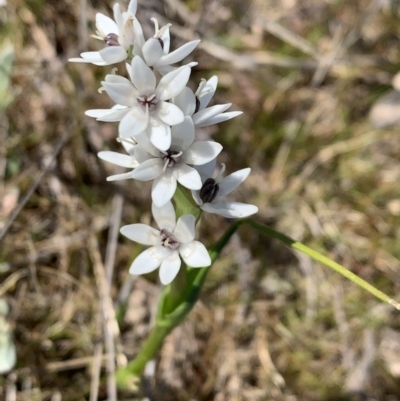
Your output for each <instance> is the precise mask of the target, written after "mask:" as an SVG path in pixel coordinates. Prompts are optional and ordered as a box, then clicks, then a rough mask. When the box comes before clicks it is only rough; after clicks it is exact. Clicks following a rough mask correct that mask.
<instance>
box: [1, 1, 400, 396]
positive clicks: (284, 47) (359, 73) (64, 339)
mask: <svg viewBox="0 0 400 401" xmlns="http://www.w3.org/2000/svg"><path fill="white" fill-rule="evenodd" d="M123 5H124V6H126V4H125V3H123ZM96 12H102V13H104V14H107V15H111V13H112V2H109V1H103V2H100V1H98V0H93V1H91V2H88V1H87V0H81V1H79V2H78V1H73V0H59V1H56V0H49V1H43V0H27V1H22V0H8V5H6V6H5V7H1V8H0V50H1V52H2V54H3V57H2V59H3V66H2V70H3V71H5V70H4V69H6V61H5V60H6V57H5V56H4V54H5V53H4V52H6V51H8V52H10V51H11V52H14V54H15V61H14V63H13V67H12V69H11V72H10V85H9V88H8V89H7V91H6V89H5V88H4V85H3V83H2V82H3V81H4V82H6V79H5V77H7V74H6V73H4V74H3V75H2V76H1V79H2V80H3V81H1V83H0V90H1V91H2V96H1V99H0V114H1V118H0V136H1V143H2V146H1V147H0V174H1V179H2V184H1V189H0V193H1V199H2V202H1V208H0V232H1V241H2V244H1V248H0V262H1V265H0V266H1V269H0V270H1V271H2V272H3V273H2V274H1V275H0V297H3V298H4V299H6V300H7V302H8V303H9V305H10V313H9V314H8V316H7V319H8V320H7V321H8V324H10V330H11V331H12V333H13V338H14V342H15V344H16V348H17V354H18V360H17V365H16V368H15V369H14V370H13V371H12V372H10V373H9V374H5V375H2V376H0V386H1V387H0V399H5V400H6V401H14V400H35V401H36V400H46V401H47V400H52V401H53V400H54V401H56V400H63V401H78V400H79V401H81V400H96V399H99V400H103V399H107V382H109V380H108V379H109V371H108V370H107V369H106V363H107V355H106V351H105V350H106V349H108V348H107V344H106V341H107V338H105V337H104V336H103V326H104V324H103V323H104V321H103V319H104V317H103V315H104V314H103V312H102V311H104V310H107V311H108V312H107V313H108V315H107V316H108V317H109V319H110V321H111V323H112V322H115V319H114V314H113V313H114V310H117V312H118V311H120V310H121V306H122V305H126V313H125V315H124V316H122V315H118V316H117V318H118V320H119V322H120V325H119V330H115V327H114V330H115V338H114V340H115V344H116V362H117V364H121V363H122V364H123V363H124V361H125V358H126V357H127V358H131V357H132V356H134V355H135V354H136V353H137V352H138V350H139V349H140V346H141V344H142V343H143V341H144V340H145V338H146V335H147V333H148V330H149V329H150V328H151V326H152V322H153V319H154V309H155V306H156V302H157V298H158V295H159V293H160V289H161V286H160V284H159V283H158V281H157V275H156V274H151V275H148V276H145V277H139V278H134V277H132V276H130V275H129V274H128V269H129V266H130V263H131V261H132V260H133V258H134V257H135V255H137V254H138V253H139V252H140V251H141V248H140V247H139V246H137V245H135V244H133V243H132V242H130V241H128V240H126V239H124V238H122V237H121V236H120V235H118V229H119V227H120V226H122V225H125V224H131V223H135V222H143V223H150V222H151V215H150V186H149V185H148V184H147V183H140V182H134V181H125V182H119V183H111V182H107V181H106V177H107V176H108V175H111V174H113V173H115V172H121V171H122V169H119V168H116V167H115V168H114V166H111V165H110V164H107V163H105V162H104V161H102V160H100V159H99V158H97V152H99V151H100V150H105V149H113V150H118V149H119V146H120V145H119V144H118V143H117V142H116V141H115V138H116V135H117V125H116V124H112V123H98V122H96V121H95V120H94V119H91V118H89V117H86V116H85V115H84V111H85V110H87V109H92V108H102V107H104V108H107V107H109V106H111V102H110V101H109V99H108V97H107V95H106V94H104V93H103V94H99V93H98V88H99V87H100V81H101V80H102V78H103V77H104V74H105V69H104V68H100V67H96V66H92V65H81V64H79V65H77V64H71V63H68V62H67V60H68V58H70V57H77V56H78V55H79V53H80V52H82V51H85V50H87V49H92V50H95V49H98V47H97V46H98V42H97V41H96V40H94V39H92V38H90V33H92V32H93V27H94V16H95V14H96ZM151 17H157V18H158V19H159V20H160V22H161V23H162V24H164V23H166V22H172V23H173V26H172V28H171V32H172V47H173V48H176V47H178V46H179V45H180V44H182V43H184V42H185V41H188V40H192V39H197V38H201V39H202V43H201V45H200V46H199V48H198V49H197V50H196V51H195V52H194V53H193V54H192V55H191V56H190V57H189V59H190V60H191V61H192V60H196V61H197V62H198V63H199V64H198V66H197V67H195V68H194V71H193V74H192V78H191V86H192V88H196V87H197V85H198V82H199V81H200V79H201V78H206V79H207V78H210V77H211V76H212V75H214V74H216V75H217V76H218V77H219V88H218V91H217V95H216V99H214V101H215V102H216V103H224V102H231V103H232V104H233V106H232V109H234V110H242V111H243V115H242V116H240V117H237V118H235V119H234V120H232V121H229V122H225V123H222V124H220V125H218V126H213V127H211V128H210V129H202V130H200V131H199V133H198V135H199V136H200V137H202V138H207V137H212V138H213V139H215V140H217V141H218V142H220V143H221V144H222V145H223V146H224V150H223V153H222V154H221V156H220V158H219V161H220V162H224V163H226V165H227V171H228V172H233V171H236V170H237V169H240V168H244V167H247V166H250V167H251V168H252V172H251V175H250V176H249V178H248V179H247V180H246V182H245V184H243V186H241V187H240V188H239V189H238V190H237V191H236V192H235V197H236V199H237V200H240V201H244V202H247V203H252V204H255V205H257V206H258V207H259V213H258V214H257V215H256V217H255V218H256V219H257V220H258V221H260V222H263V223H266V224H268V225H270V226H272V227H273V228H275V229H277V230H280V231H282V232H283V233H285V234H287V235H289V236H291V237H293V238H295V239H297V240H299V241H301V242H303V243H305V244H307V245H308V246H310V247H311V248H313V249H315V250H317V251H320V252H322V253H324V254H326V255H327V256H329V257H330V258H332V259H334V260H336V261H338V262H339V263H341V264H343V265H344V266H346V267H347V268H349V269H350V270H351V271H353V272H355V273H356V274H358V275H359V276H361V277H362V278H363V279H365V280H367V281H368V282H370V283H371V284H373V285H375V286H376V287H378V288H379V289H381V290H382V291H384V292H386V293H388V294H389V295H390V296H393V297H394V298H396V297H398V294H399V292H400V261H399V258H400V248H399V245H398V244H399V236H400V230H399V228H398V223H399V221H400V199H399V195H400V191H399V187H398V182H399V178H400V161H399V156H400V141H399V139H398V135H399V133H400V128H399V127H398V126H397V127H396V122H397V120H398V119H397V117H393V116H396V113H397V115H398V111H399V110H398V106H397V108H396V104H394V105H393V104H392V108H391V109H389V112H388V113H389V117H388V118H389V119H390V118H392V120H394V121H393V124H392V123H391V124H389V123H388V124H386V123H385V121H386V120H385V121H383V122H382V121H381V120H379V116H378V117H376V116H375V117H374V119H373V120H371V119H370V118H369V113H370V110H371V108H372V107H373V105H374V103H375V102H376V101H377V100H378V99H379V98H380V97H381V96H382V95H385V94H387V93H390V91H392V86H391V82H392V78H393V76H394V74H395V73H396V72H397V71H398V70H399V66H400V46H399V31H398V26H399V17H400V6H399V3H398V1H395V0H393V1H389V0H387V1H376V0H375V1H374V0H372V1H371V0H368V1H367V0H355V1H351V2H346V1H344V0H337V1H332V0H322V1H321V0H283V1H274V0H268V1H261V0H254V1H252V2H244V1H238V0H233V1H229V2H228V1H222V0H205V1H198V0H192V1H180V0H166V1H164V2H162V1H156V0H153V1H144V0H142V1H141V0H139V11H138V18H139V20H140V21H141V22H142V24H143V27H144V30H145V34H146V35H147V37H149V36H150V35H152V32H153V25H152V23H151V21H150V18H151ZM122 68H123V66H122ZM106 70H107V69H106ZM107 72H109V70H107ZM5 86H6V87H7V85H5ZM385 110H386V109H385ZM386 117H387V116H386ZM376 118H378V120H379V121H378V123H377V122H376ZM382 118H383V117H382ZM371 121H372V122H373V123H374V124H372V123H371ZM377 127H379V128H377ZM229 224H230V223H229V221H227V220H226V219H224V218H222V217H221V218H214V217H204V218H203V219H202V222H201V228H200V231H199V238H201V240H202V241H203V242H204V243H205V244H206V245H207V246H210V245H211V244H212V243H213V242H214V241H215V240H217V239H218V238H219V237H220V236H221V235H222V234H223V232H224V231H225V230H226V229H227V227H229ZM108 282H111V288H110V289H109V288H108V285H107V283H108ZM398 300H399V299H398ZM399 358H400V320H399V315H398V313H397V311H396V310H395V309H394V308H392V307H391V306H389V305H385V304H382V303H381V302H379V301H377V300H376V299H374V298H373V297H372V296H371V295H370V294H368V293H366V292H365V291H363V290H361V289H359V288H358V287H357V286H356V285H355V284H353V283H351V282H348V281H346V280H345V279H344V278H342V277H340V276H339V275H338V274H336V273H334V272H332V271H330V270H329V269H328V268H326V267H324V266H321V265H319V264H317V263H314V262H312V261H311V260H310V259H309V258H308V257H306V256H304V255H302V254H299V253H294V252H293V251H291V250H290V249H288V248H287V247H285V246H284V245H283V244H281V243H279V242H278V241H277V240H274V239H271V238H267V237H265V236H262V235H260V234H259V233H257V232H254V231H252V230H251V229H249V228H247V227H242V228H241V229H240V230H239V231H238V233H237V234H236V235H235V236H234V238H233V239H232V241H231V242H230V244H229V246H228V247H227V248H226V249H225V251H224V253H223V255H222V257H221V258H220V259H219V260H218V261H217V262H216V263H215V265H214V266H213V268H212V270H211V272H210V275H209V277H208V279H207V282H206V285H205V287H204V289H203V292H202V295H201V298H200V302H198V304H197V305H196V307H195V308H194V310H193V311H192V312H191V314H190V315H189V316H188V318H187V319H186V321H185V322H184V324H183V325H182V326H180V327H179V328H177V329H176V330H175V331H174V332H173V333H172V334H171V335H170V336H169V337H168V338H167V340H166V342H165V344H164V346H163V348H162V350H161V352H160V355H159V357H158V358H157V360H156V361H155V363H154V364H153V365H151V366H148V369H147V370H146V374H145V377H144V378H143V381H142V382H141V383H139V385H138V388H137V390H136V391H134V392H133V393H124V392H121V393H119V395H118V400H142V399H143V398H145V397H147V398H148V399H150V400H157V401H158V400H162V401H164V400H174V401H177V400H179V401H181V400H182V401H183V400H196V401H209V400H216V401H225V400H227V401H228V400H229V401H242V400H243V401H256V400H260V401H261V400H277V401H281V400H282V401H294V400H298V401H314V400H315V401H334V400H335V401H336V400H361V399H363V400H364V399H365V400H379V401H383V400H385V401H396V400H400V384H399V383H400V382H399V377H400V367H399V362H398V361H399ZM110 399H112V398H110Z"/></svg>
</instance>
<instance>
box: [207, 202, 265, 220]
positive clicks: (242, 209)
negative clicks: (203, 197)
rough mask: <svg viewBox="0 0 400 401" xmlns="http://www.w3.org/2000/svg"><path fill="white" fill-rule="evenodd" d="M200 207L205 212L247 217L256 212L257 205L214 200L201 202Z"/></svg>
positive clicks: (230, 216)
mask: <svg viewBox="0 0 400 401" xmlns="http://www.w3.org/2000/svg"><path fill="white" fill-rule="evenodd" d="M200 207H201V209H202V210H204V211H205V212H208V213H215V214H219V215H220V216H224V217H227V218H235V219H236V218H242V217H247V216H250V215H252V214H254V213H257V212H258V207H257V206H254V205H249V204H247V203H240V202H224V201H220V200H214V201H213V202H212V203H203V205H202V206H200Z"/></svg>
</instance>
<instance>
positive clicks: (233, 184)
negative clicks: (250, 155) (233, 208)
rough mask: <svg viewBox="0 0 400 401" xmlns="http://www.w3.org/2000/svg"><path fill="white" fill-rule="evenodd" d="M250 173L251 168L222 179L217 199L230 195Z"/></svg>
mask: <svg viewBox="0 0 400 401" xmlns="http://www.w3.org/2000/svg"><path fill="white" fill-rule="evenodd" d="M250 171H251V168H250V167H248V168H244V169H242V170H238V171H236V172H234V173H232V174H230V175H227V176H226V177H224V178H223V179H222V180H221V182H220V183H219V192H218V197H220V196H224V195H228V194H230V193H231V192H232V191H233V190H234V189H236V188H237V187H238V186H239V185H240V184H241V183H242V182H243V181H244V180H245V179H246V178H247V177H248V175H249V174H250Z"/></svg>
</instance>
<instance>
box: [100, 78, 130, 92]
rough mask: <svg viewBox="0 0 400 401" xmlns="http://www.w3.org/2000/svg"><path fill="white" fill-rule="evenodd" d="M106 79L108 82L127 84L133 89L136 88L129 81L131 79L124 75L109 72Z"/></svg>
mask: <svg viewBox="0 0 400 401" xmlns="http://www.w3.org/2000/svg"><path fill="white" fill-rule="evenodd" d="M104 81H105V82H107V83H108V84H125V85H126V86H128V87H130V88H131V90H132V91H133V90H134V88H133V86H132V83H131V82H130V81H129V79H127V78H125V77H123V76H122V75H117V74H107V75H106V77H105V78H104Z"/></svg>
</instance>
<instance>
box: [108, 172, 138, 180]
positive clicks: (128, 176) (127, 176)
mask: <svg viewBox="0 0 400 401" xmlns="http://www.w3.org/2000/svg"><path fill="white" fill-rule="evenodd" d="M132 174H133V171H129V172H128V173H122V174H114V175H110V176H109V177H107V181H121V180H130V179H132V178H133V177H132Z"/></svg>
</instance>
